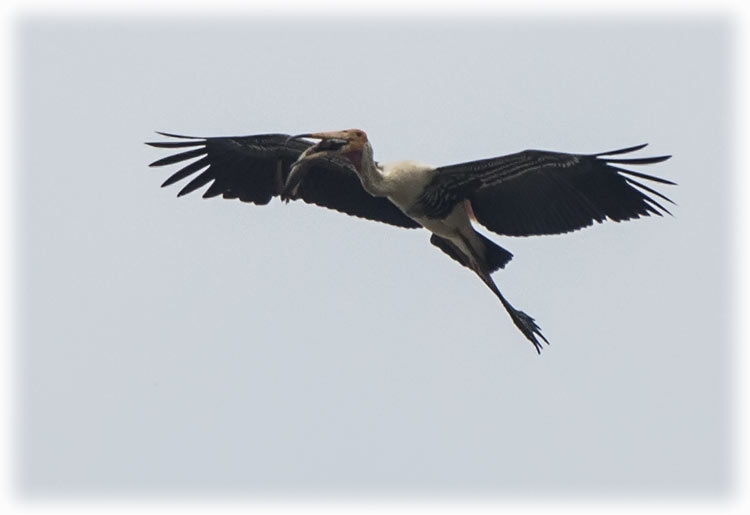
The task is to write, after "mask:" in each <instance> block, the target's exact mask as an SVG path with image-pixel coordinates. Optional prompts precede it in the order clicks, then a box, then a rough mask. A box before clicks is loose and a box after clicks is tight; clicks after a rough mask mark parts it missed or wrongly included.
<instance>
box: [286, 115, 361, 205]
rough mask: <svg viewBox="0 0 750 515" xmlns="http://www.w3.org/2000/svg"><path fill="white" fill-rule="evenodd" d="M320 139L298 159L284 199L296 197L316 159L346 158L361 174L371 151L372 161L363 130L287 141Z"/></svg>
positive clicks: (297, 137)
mask: <svg viewBox="0 0 750 515" xmlns="http://www.w3.org/2000/svg"><path fill="white" fill-rule="evenodd" d="M303 138H305V139H318V140H320V141H319V142H318V143H316V144H315V145H313V146H311V147H309V148H308V149H307V150H305V151H304V152H302V154H301V155H300V156H299V158H297V161H295V163H294V164H293V165H292V169H291V171H290V173H289V176H288V177H287V180H286V184H285V185H284V190H283V192H282V195H281V197H282V199H284V200H288V199H289V198H293V197H294V195H296V192H297V187H298V186H299V184H300V183H301V182H302V179H303V178H304V176H305V174H306V173H307V170H308V166H307V165H308V164H309V163H311V162H312V161H315V160H316V159H324V158H327V157H331V156H340V157H343V158H345V159H346V160H347V161H348V162H349V163H351V165H352V167H353V168H354V169H355V170H356V172H357V173H358V174H359V173H360V172H361V170H362V158H363V156H364V153H365V152H368V151H369V155H370V159H371V154H372V149H371V148H370V146H369V143H368V141H367V134H365V131H363V130H361V129H346V130H343V131H330V132H311V133H307V134H298V135H297V136H291V137H290V138H289V139H288V140H287V141H292V140H296V139H303Z"/></svg>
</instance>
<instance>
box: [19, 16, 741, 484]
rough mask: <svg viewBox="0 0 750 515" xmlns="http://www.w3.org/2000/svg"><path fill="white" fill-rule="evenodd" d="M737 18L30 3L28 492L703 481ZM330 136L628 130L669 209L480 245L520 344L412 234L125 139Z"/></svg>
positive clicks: (722, 422)
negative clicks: (79, 8)
mask: <svg viewBox="0 0 750 515" xmlns="http://www.w3.org/2000/svg"><path fill="white" fill-rule="evenodd" d="M731 29H732V26H731V25H730V24H729V23H728V22H727V20H725V19H721V18H711V17H706V16H703V17H701V18H700V19H697V18H696V19H690V18H684V17H683V18H677V19H668V18H653V17H649V18H637V17H621V16H612V17H605V18H596V17H587V18H581V19H576V18H565V19H563V18H539V17H528V18H519V17H501V16H499V15H498V16H495V17H489V18H488V17H484V18H464V19H457V20H446V19H434V20H432V21H429V20H428V21H425V20H416V19H400V20H387V19H382V20H380V21H371V22H368V23H364V22H362V21H361V20H358V19H355V18H351V19H346V18H342V19H339V20H337V21H328V20H326V19H324V18H322V17H321V18H313V19H307V20H303V19H298V20H292V21H289V20H288V19H281V18H268V17H266V18H264V17H245V18H236V17H235V18H220V17H213V18H208V19H205V20H200V19H198V18H178V19H176V20H174V19H173V20H168V19H166V18H162V19H155V18H145V17H120V18H98V17H83V18H78V19H76V18H54V17H49V18H38V17H27V18H24V19H23V20H22V21H21V22H20V24H19V26H18V33H17V36H18V39H17V46H16V50H17V60H18V65H19V68H18V70H17V71H18V73H17V80H18V82H17V91H18V92H19V98H18V103H17V116H18V117H17V121H16V128H17V132H18V134H19V142H20V147H19V149H18V150H19V160H18V162H19V165H20V170H19V180H18V182H19V187H20V192H19V199H20V201H19V206H20V211H19V222H20V226H19V227H20V230H19V234H20V240H19V251H20V254H19V262H20V263H22V267H21V270H20V280H19V287H20V288H19V290H20V295H21V297H20V299H19V301H20V303H19V305H20V313H21V319H20V340H19V353H18V356H19V359H20V363H19V365H20V367H19V371H20V374H19V381H20V384H19V388H18V394H19V406H20V412H19V414H20V417H19V420H18V422H19V430H18V435H19V442H18V444H19V446H18V449H19V453H18V463H17V464H18V478H19V485H20V488H21V490H22V492H24V493H25V494H27V495H46V494H75V495H108V494H117V495H144V494H156V495H182V494H186V493H193V494H198V495H202V494H216V493H218V494H222V495H223V494H231V495H256V494H259V493H260V494H267V493H270V494H284V495H286V494H301V495H306V494H311V493H314V494H323V495H351V494H357V493H365V494H370V495H390V494H395V493H402V494H407V495H434V494H441V495H444V494H448V495H453V494H458V495H463V494H469V495H474V494H481V495H499V496H507V495H516V494H517V495H520V496H522V497H531V496H533V497H534V498H539V497H545V496H546V497H557V496H562V495H565V496H568V495H573V496H587V497H588V496H600V495H610V494H613V495H617V496H644V495H649V496H651V495H669V496H672V495H680V496H682V495H697V496H706V495H708V496H717V495H722V494H725V493H726V492H727V491H728V489H729V487H730V486H731V482H730V480H731V474H730V468H731V466H732V463H733V462H732V455H733V443H732V438H733V434H732V428H733V420H732V418H731V410H730V407H731V405H732V402H733V399H732V397H731V396H730V391H731V386H732V376H731V370H732V369H731V367H730V366H729V365H730V363H731V360H732V356H733V353H734V348H733V346H732V340H731V336H732V334H731V320H732V319H731V316H732V311H731V292H732V289H731V288H732V277H733V266H734V263H733V261H732V255H731V253H730V252H729V250H730V249H729V241H730V240H729V238H730V237H731V235H732V228H733V223H732V220H730V218H729V213H730V208H731V206H730V205H729V201H730V198H731V196H730V195H729V194H730V193H731V188H732V185H733V180H734V178H733V174H732V172H731V170H732V165H733V163H732V162H731V160H730V158H729V156H730V155H731V152H732V148H731V145H730V143H731V141H732V127H733V123H734V120H733V118H732V113H733V105H732V100H731V99H732V95H733V93H734V92H733V90H732V87H733V84H734V82H733V80H734V77H733V76H732V71H731V65H732V59H733V56H732V54H731V51H730V50H731V48H732V43H733V39H732V30H731ZM349 127H359V128H362V129H364V130H366V131H367V133H368V135H369V138H370V140H371V142H372V144H373V147H374V149H375V157H376V159H377V160H379V161H389V160H399V159H417V160H420V161H424V162H429V163H434V164H450V163H455V162H461V161H466V160H470V159H478V158H484V157H491V156H496V155H502V154H507V153H512V152H516V151H519V150H523V149H526V148H536V149H547V150H559V151H569V152H599V151H604V150H611V149H615V148H620V147H624V146H630V145H636V144H639V143H645V142H649V143H651V145H650V146H649V147H648V148H647V149H646V150H644V151H642V155H644V156H648V155H660V154H672V155H673V156H674V157H673V158H672V159H671V160H669V161H667V162H665V163H662V164H659V165H654V166H651V167H648V169H640V171H645V172H647V173H653V174H656V175H660V176H663V177H665V178H668V179H670V180H674V181H676V182H678V183H679V186H677V187H661V188H660V191H662V192H664V193H666V194H668V195H669V196H670V197H671V198H673V199H674V200H675V202H676V203H677V206H675V207H674V209H672V211H673V213H674V215H675V216H674V217H669V216H667V217H663V218H658V217H657V218H648V219H644V220H638V221H635V222H629V223H626V224H615V223H608V224H604V225H601V226H597V227H594V228H589V229H587V230H585V231H580V232H577V233H574V234H568V235H563V236H550V237H542V238H507V237H500V236H496V235H493V236H492V237H493V239H494V240H495V241H497V242H498V243H500V244H501V245H503V246H504V247H505V248H507V249H509V250H510V251H511V252H513V253H514V255H515V258H514V260H513V261H512V262H511V263H510V265H509V266H508V267H507V268H506V269H505V270H503V271H500V272H498V273H496V274H495V276H494V277H495V280H496V281H497V283H498V285H499V286H500V288H501V290H502V291H503V292H504V293H505V295H506V296H507V297H508V298H509V299H510V301H511V302H512V303H513V304H514V305H515V306H516V307H518V308H519V309H522V310H524V311H525V312H527V313H529V314H531V315H532V316H534V317H535V318H536V320H537V322H538V323H539V325H540V326H541V328H542V330H543V332H544V335H545V336H546V337H547V338H548V339H549V341H550V342H551V345H550V346H549V347H548V348H545V349H544V351H543V353H542V355H541V356H537V354H536V352H534V349H533V347H532V346H531V345H530V344H529V342H528V341H526V340H525V339H524V337H523V336H522V335H521V334H520V333H519V332H518V330H517V329H516V328H515V327H514V326H513V324H512V322H511V321H510V319H509V317H508V316H507V314H506V313H505V311H504V309H503V308H502V306H501V305H500V304H499V303H498V302H497V299H496V298H495V297H494V296H493V295H492V293H491V292H490V291H489V290H488V289H487V288H486V287H485V286H484V285H483V284H482V283H481V281H479V280H478V279H477V278H476V277H475V276H474V275H473V274H472V273H471V272H469V271H468V270H466V269H464V268H461V267H460V266H458V265H457V264H456V263H455V262H453V261H452V260H450V259H449V258H447V257H446V256H445V255H443V254H442V253H441V252H439V251H438V250H437V249H435V248H434V247H433V246H432V245H430V244H429V241H428V240H429V233H427V232H426V231H407V230H404V229H399V228H394V227H390V226H385V225H383V224H378V223H374V222H369V221H365V220H360V219H355V218H352V217H346V216H343V215H341V214H339V213H335V212H332V211H328V210H325V209H321V208H318V207H315V206H310V205H306V204H301V203H297V204H295V203H293V204H290V205H284V204H282V203H280V202H278V201H273V202H272V203H271V204H269V205H268V206H263V207H258V206H253V205H246V204H242V203H240V202H238V201H227V200H221V199H213V200H203V199H201V198H200V195H197V194H194V195H191V196H187V197H184V198H180V199H177V198H175V195H176V193H177V191H178V190H179V187H178V186H175V187H172V188H167V189H160V188H159V185H160V184H161V182H162V181H163V180H164V179H165V178H166V177H167V176H168V174H169V173H170V170H165V169H149V168H148V167H147V165H148V163H150V162H151V161H153V160H155V159H157V158H159V157H163V156H164V155H165V152H164V151H163V150H161V151H160V150H158V149H153V148H149V147H146V146H145V145H143V142H144V141H149V140H154V139H158V137H157V136H155V135H154V133H153V131H154V130H163V131H167V132H177V133H185V134H195V135H201V136H210V135H244V134H254V133H264V132H284V133H300V132H310V131H318V130H331V129H341V128H349ZM173 170H174V169H173Z"/></svg>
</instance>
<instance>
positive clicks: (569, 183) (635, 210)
mask: <svg viewBox="0 0 750 515" xmlns="http://www.w3.org/2000/svg"><path fill="white" fill-rule="evenodd" d="M645 146H646V145H645V144H644V145H638V146H636V147H629V148H624V149H620V150H613V151H610V152H602V153H599V154H588V155H583V154H563V153H557V152H546V151H541V150H526V151H524V152H519V153H517V154H511V155H508V156H503V157H497V158H492V159H484V160H481V161H473V162H470V163H462V164H457V165H452V166H445V167H441V168H438V169H437V170H436V172H435V176H434V178H433V179H432V181H431V182H430V184H429V185H428V186H427V188H425V190H424V192H423V193H422V196H421V197H420V199H419V203H418V205H417V210H419V211H420V212H422V213H424V214H425V215H426V216H428V217H431V218H442V217H444V216H447V214H448V213H450V211H451V209H453V207H454V206H455V205H456V204H457V203H458V202H460V201H462V200H464V199H468V200H469V201H470V202H471V207H472V208H473V210H474V214H475V216H476V218H477V220H478V221H479V222H480V223H481V224H482V225H484V226H485V227H487V228H488V229H490V230H491V231H493V232H496V233H498V234H505V235H508V236H531V235H539V234H560V233H564V232H569V231H575V230H577V229H581V228H583V227H586V226H589V225H592V224H593V223H594V222H603V221H604V220H606V219H607V218H609V219H611V220H614V221H616V222H620V221H623V220H630V219H632V218H639V217H641V216H649V215H659V216H661V215H662V213H669V211H668V210H667V209H666V208H664V206H662V205H661V204H660V203H659V201H658V200H657V199H656V198H655V197H658V198H660V199H662V200H665V201H667V202H670V203H672V204H673V202H672V201H671V200H670V199H668V198H667V197H666V196H664V195H663V194H661V193H659V192H658V191H655V190H654V189H652V188H650V187H649V186H647V185H646V184H644V183H643V182H639V181H637V180H636V178H637V179H641V180H642V181H652V182H657V183H661V184H672V185H673V184H675V183H673V182H671V181H668V180H665V179H661V178H659V177H654V176H652V175H646V174H643V173H639V172H634V171H631V170H626V169H624V168H621V167H620V165H645V164H652V163H659V162H661V161H665V160H667V159H669V157H670V156H658V157H646V158H613V157H611V156H617V155H620V154H626V153H629V152H633V151H636V150H640V149H642V148H644V147H645Z"/></svg>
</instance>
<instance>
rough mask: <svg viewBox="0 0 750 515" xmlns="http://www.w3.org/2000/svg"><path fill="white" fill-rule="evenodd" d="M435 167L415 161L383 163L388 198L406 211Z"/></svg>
mask: <svg viewBox="0 0 750 515" xmlns="http://www.w3.org/2000/svg"><path fill="white" fill-rule="evenodd" d="M434 174H435V167H434V166H432V165H428V164H424V163H418V162H416V161H397V162H395V163H386V164H384V165H383V176H384V178H385V187H386V188H387V191H388V198H389V199H390V201H391V202H393V203H394V204H396V205H397V206H398V207H399V208H401V210H402V211H407V210H408V209H409V208H410V207H411V206H412V205H414V203H415V202H416V201H417V199H418V198H419V195H420V194H421V193H422V190H424V188H425V186H427V184H428V183H429V182H430V181H431V180H432V177H433V175H434Z"/></svg>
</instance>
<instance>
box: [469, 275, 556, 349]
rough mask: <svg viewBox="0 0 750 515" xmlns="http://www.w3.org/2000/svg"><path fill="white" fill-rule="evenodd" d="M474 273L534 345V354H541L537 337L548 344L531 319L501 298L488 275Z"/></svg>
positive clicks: (501, 295)
mask: <svg viewBox="0 0 750 515" xmlns="http://www.w3.org/2000/svg"><path fill="white" fill-rule="evenodd" d="M474 272H475V273H476V274H477V275H478V276H479V278H480V279H481V280H482V281H483V282H484V284H486V285H487V286H488V287H489V289H490V290H492V293H494V294H495V295H496V296H497V298H498V299H500V302H502V304H503V307H505V310H506V311H507V312H508V314H509V315H510V318H511V320H513V323H514V324H516V327H518V329H519V330H520V331H521V332H522V333H523V335H524V336H525V337H526V338H528V339H529V341H530V342H531V343H533V344H534V348H535V349H536V352H537V353H538V354H541V351H542V344H541V343H540V342H539V340H538V339H537V336H539V338H541V339H542V340H544V343H546V344H547V345H549V342H548V341H547V338H545V337H544V335H543V334H542V330H541V329H540V328H539V326H538V325H537V323H536V322H535V321H534V319H533V318H532V317H530V316H529V315H527V314H526V313H524V312H523V311H520V310H518V309H516V308H514V307H513V306H512V305H511V303H510V302H508V300H507V299H506V298H505V297H504V296H503V294H502V293H500V289H499V288H498V287H497V285H496V284H495V281H493V280H492V277H491V276H490V274H489V273H487V272H486V271H484V270H477V269H474Z"/></svg>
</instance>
